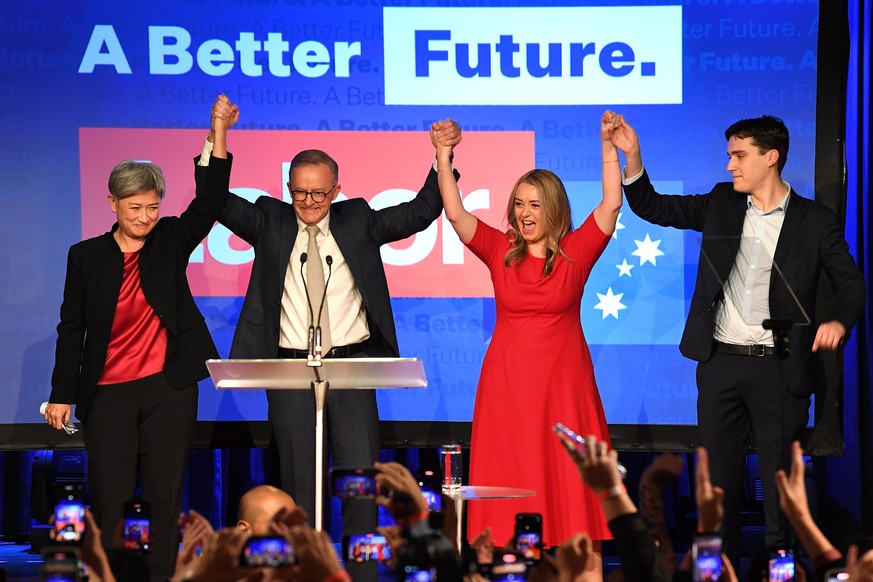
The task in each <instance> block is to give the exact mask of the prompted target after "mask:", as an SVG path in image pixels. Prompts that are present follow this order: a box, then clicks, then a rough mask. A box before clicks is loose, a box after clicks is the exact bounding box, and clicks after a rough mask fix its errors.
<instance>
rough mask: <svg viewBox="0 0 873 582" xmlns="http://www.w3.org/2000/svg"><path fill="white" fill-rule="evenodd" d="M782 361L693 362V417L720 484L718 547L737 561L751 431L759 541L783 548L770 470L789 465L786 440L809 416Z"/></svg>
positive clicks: (786, 535) (783, 529)
mask: <svg viewBox="0 0 873 582" xmlns="http://www.w3.org/2000/svg"><path fill="white" fill-rule="evenodd" d="M783 365H785V363H784V361H783V360H780V359H778V358H777V357H776V356H772V355H771V356H763V357H756V356H736V355H730V354H719V353H714V354H713V355H712V358H711V359H710V360H709V361H707V362H703V363H700V364H698V366H697V387H698V397H697V422H698V426H699V431H700V440H701V444H702V445H703V446H704V447H705V448H706V450H707V452H708V453H709V464H710V472H711V477H712V483H713V485H716V486H719V487H721V488H723V489H724V492H725V495H724V512H725V513H724V521H723V524H722V536H723V538H724V551H725V553H726V554H727V556H728V558H730V560H731V562H732V563H733V564H734V567H738V566H739V556H740V528H741V512H742V501H743V493H744V484H745V460H746V453H747V446H748V443H749V437H750V436H751V434H752V432H753V431H754V435H755V443H756V447H757V451H758V467H759V470H760V475H761V484H762V488H763V494H764V495H763V496H764V520H765V524H766V528H767V529H766V534H765V542H766V544H767V546H769V547H787V546H789V545H790V543H791V533H790V528H789V525H788V522H787V520H786V519H785V518H784V516H783V515H782V513H781V510H780V509H779V492H778V491H777V489H776V481H775V479H774V475H775V473H776V471H777V470H779V469H785V470H786V471H787V470H789V469H790V467H791V442H792V441H793V440H795V439H798V438H800V434H801V431H802V430H803V428H804V427H805V426H806V424H807V422H808V421H809V404H810V399H809V398H808V397H803V398H798V397H796V396H794V395H793V394H791V392H789V390H788V388H787V387H786V386H785V383H784V380H783V375H782V366H783Z"/></svg>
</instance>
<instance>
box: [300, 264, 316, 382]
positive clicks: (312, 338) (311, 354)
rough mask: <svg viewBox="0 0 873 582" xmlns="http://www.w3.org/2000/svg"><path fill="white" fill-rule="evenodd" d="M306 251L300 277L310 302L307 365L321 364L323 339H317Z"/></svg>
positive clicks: (307, 301) (307, 300) (307, 299)
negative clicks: (305, 267)
mask: <svg viewBox="0 0 873 582" xmlns="http://www.w3.org/2000/svg"><path fill="white" fill-rule="evenodd" d="M307 258H308V257H307V254H306V253H300V279H301V280H302V281H303V292H304V293H305V294H306V303H308V304H309V321H311V322H312V323H310V324H309V332H308V333H307V335H306V352H307V353H306V365H307V366H320V365H321V345H320V344H321V341H320V340H319V341H316V339H317V338H316V336H317V333H316V328H315V312H314V310H313V309H312V297H310V296H309V288H308V287H307V286H306V277H304V276H303V267H304V266H305V265H306V259H307Z"/></svg>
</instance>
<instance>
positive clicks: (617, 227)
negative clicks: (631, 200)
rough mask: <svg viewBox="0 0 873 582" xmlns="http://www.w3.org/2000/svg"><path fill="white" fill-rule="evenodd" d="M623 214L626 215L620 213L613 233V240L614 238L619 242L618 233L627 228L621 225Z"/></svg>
mask: <svg viewBox="0 0 873 582" xmlns="http://www.w3.org/2000/svg"><path fill="white" fill-rule="evenodd" d="M622 214H624V213H623V212H619V213H618V218H616V219H615V230H613V231H612V238H614V239H616V240H618V231H620V230H624V229H625V228H627V227H626V226H625V225H623V224H622V223H621V215H622Z"/></svg>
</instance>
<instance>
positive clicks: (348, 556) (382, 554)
mask: <svg viewBox="0 0 873 582" xmlns="http://www.w3.org/2000/svg"><path fill="white" fill-rule="evenodd" d="M342 542H343V543H342V547H343V561H344V562H346V563H349V562H374V561H379V562H387V561H388V560H390V559H391V546H390V545H389V544H388V540H387V539H385V536H384V535H382V534H380V533H377V532H371V533H363V534H352V535H346V536H343V540H342Z"/></svg>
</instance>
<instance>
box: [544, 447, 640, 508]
mask: <svg viewBox="0 0 873 582" xmlns="http://www.w3.org/2000/svg"><path fill="white" fill-rule="evenodd" d="M561 443H563V445H564V448H565V449H567V452H568V453H569V454H570V458H571V459H573V462H574V463H575V464H576V468H577V469H578V470H579V475H580V476H581V477H582V481H583V482H584V483H585V484H586V485H587V486H588V487H589V488H590V489H591V490H592V491H593V492H594V494H595V495H597V496H598V497H600V498H601V500H603V502H602V503H601V507H603V512H604V514H605V515H606V519H607V520H611V519H613V518H615V517H618V516H620V515H625V514H628V513H636V511H637V508H636V506H635V505H634V503H633V501H631V499H630V497H628V496H627V494H626V492H625V489H624V485H623V484H622V482H621V473H619V470H618V452H617V451H615V450H610V449H609V445H608V444H607V443H606V442H605V441H600V442H598V441H597V437H595V436H594V435H588V437H586V439H585V445H584V451H585V452H584V454H582V453H580V451H579V450H577V448H576V445H575V444H574V443H573V442H571V441H569V440H566V439H564V438H561Z"/></svg>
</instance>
